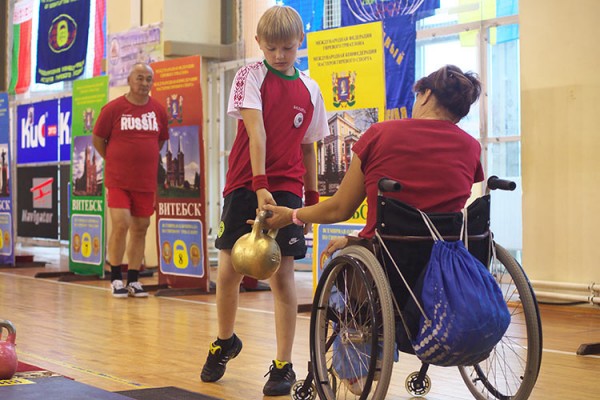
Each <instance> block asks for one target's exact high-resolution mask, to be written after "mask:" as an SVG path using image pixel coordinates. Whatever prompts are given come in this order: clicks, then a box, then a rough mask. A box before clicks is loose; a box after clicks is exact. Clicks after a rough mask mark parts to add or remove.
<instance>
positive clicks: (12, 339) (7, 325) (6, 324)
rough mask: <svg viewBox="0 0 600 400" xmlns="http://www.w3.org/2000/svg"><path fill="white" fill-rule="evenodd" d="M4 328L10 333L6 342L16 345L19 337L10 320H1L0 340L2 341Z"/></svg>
mask: <svg viewBox="0 0 600 400" xmlns="http://www.w3.org/2000/svg"><path fill="white" fill-rule="evenodd" d="M2 328H5V329H6V330H7V331H8V337H7V338H6V340H7V341H8V342H10V343H15V339H16V336H17V330H16V329H15V326H14V325H13V324H12V322H10V321H8V320H4V319H1V320H0V340H1V339H2Z"/></svg>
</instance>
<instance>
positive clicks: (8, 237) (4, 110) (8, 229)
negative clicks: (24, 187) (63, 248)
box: [0, 93, 15, 265]
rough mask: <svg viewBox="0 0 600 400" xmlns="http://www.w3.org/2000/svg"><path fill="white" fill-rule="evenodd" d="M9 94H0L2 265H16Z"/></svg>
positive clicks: (0, 260) (0, 230)
mask: <svg viewBox="0 0 600 400" xmlns="http://www.w3.org/2000/svg"><path fill="white" fill-rule="evenodd" d="M11 179H12V174H11V162H10V121H9V111H8V94H7V93H0V265H15V254H14V242H13V238H14V235H13V219H12V193H11Z"/></svg>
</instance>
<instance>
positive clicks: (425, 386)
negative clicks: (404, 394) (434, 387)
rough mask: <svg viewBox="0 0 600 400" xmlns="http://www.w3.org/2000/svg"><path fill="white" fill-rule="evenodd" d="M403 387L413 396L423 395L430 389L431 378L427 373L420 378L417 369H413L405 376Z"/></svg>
mask: <svg viewBox="0 0 600 400" xmlns="http://www.w3.org/2000/svg"><path fill="white" fill-rule="evenodd" d="M405 387H406V390H407V391H408V393H410V394H411V395H413V396H425V395H426V394H427V393H429V390H430V389H431V380H430V379H429V376H428V375H427V374H425V377H424V378H423V379H422V380H420V379H419V371H415V372H413V373H412V374H410V375H409V376H407V377H406V382H405Z"/></svg>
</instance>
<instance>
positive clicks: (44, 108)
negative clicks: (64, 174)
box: [16, 100, 59, 165]
mask: <svg viewBox="0 0 600 400" xmlns="http://www.w3.org/2000/svg"><path fill="white" fill-rule="evenodd" d="M58 118H59V115H58V100H46V101H41V102H39V103H33V104H22V105H19V106H17V121H16V125H17V165H25V164H32V163H53V162H57V161H58V131H59V129H58Z"/></svg>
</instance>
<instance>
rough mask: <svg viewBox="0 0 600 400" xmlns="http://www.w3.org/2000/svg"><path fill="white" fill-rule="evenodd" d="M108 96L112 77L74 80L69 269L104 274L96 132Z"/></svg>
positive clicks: (100, 161)
mask: <svg viewBox="0 0 600 400" xmlns="http://www.w3.org/2000/svg"><path fill="white" fill-rule="evenodd" d="M107 100H108V77H106V76H99V77H96V78H92V79H86V80H78V81H75V82H74V83H73V128H72V133H73V139H72V145H71V149H72V156H71V196H70V198H71V213H70V215H71V220H70V223H71V225H70V242H71V246H70V247H69V270H70V271H72V272H75V273H78V274H82V275H98V276H101V277H102V276H104V253H105V247H106V244H105V240H104V191H105V189H104V161H103V159H102V157H101V156H100V154H98V152H97V151H96V149H95V148H94V144H93V136H92V132H93V129H94V125H95V123H96V118H97V117H98V115H99V114H100V110H101V109H102V106H104V104H106V102H107Z"/></svg>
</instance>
